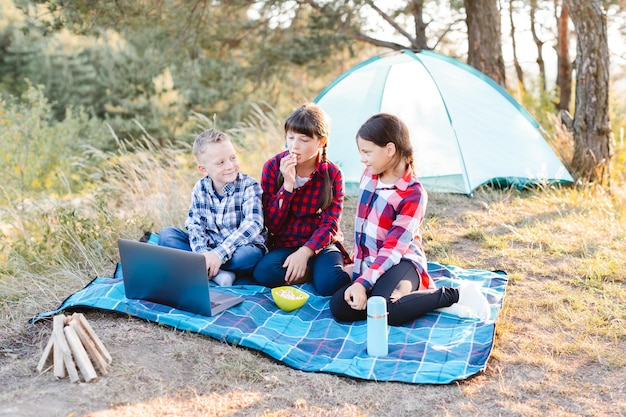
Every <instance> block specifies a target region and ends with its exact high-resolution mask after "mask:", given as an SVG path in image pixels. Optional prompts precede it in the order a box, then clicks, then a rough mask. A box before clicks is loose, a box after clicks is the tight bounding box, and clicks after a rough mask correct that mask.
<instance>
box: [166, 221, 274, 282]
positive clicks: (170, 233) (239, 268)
mask: <svg viewBox="0 0 626 417" xmlns="http://www.w3.org/2000/svg"><path fill="white" fill-rule="evenodd" d="M159 246H167V247H170V248H175V249H181V250H186V251H189V252H191V245H190V244H189V233H187V232H186V231H184V230H182V229H179V228H177V227H166V228H165V229H163V230H161V233H159ZM264 252H265V251H264V249H263V248H261V247H259V246H257V245H254V244H249V245H244V246H240V247H238V248H237V249H236V250H235V252H234V253H233V256H232V257H231V258H230V259H229V260H228V261H226V262H225V263H224V264H223V265H222V266H221V267H220V269H223V270H224V271H230V272H234V273H235V275H237V276H241V275H246V276H251V275H252V271H253V270H254V267H255V266H256V264H257V263H258V262H259V260H260V259H261V258H262V257H263V253H264Z"/></svg>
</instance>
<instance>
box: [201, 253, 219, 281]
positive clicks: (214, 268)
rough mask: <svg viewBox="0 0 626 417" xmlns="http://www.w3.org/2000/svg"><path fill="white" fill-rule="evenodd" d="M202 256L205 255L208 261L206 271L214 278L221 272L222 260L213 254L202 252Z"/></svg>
mask: <svg viewBox="0 0 626 417" xmlns="http://www.w3.org/2000/svg"><path fill="white" fill-rule="evenodd" d="M202 254H203V255H204V259H205V261H206V269H207V273H208V275H209V278H213V277H214V276H215V275H217V273H218V271H219V270H220V266H222V260H221V259H220V258H219V257H218V256H217V255H216V254H214V253H213V252H202Z"/></svg>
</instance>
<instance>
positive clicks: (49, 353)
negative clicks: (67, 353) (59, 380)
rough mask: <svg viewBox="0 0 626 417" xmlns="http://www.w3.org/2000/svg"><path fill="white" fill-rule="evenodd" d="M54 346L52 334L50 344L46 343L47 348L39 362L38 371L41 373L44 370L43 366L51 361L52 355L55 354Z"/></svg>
mask: <svg viewBox="0 0 626 417" xmlns="http://www.w3.org/2000/svg"><path fill="white" fill-rule="evenodd" d="M52 346H54V337H52V336H50V339H48V344H47V345H46V347H45V349H44V350H43V354H42V355H41V359H39V363H38V364H37V372H39V373H41V371H43V368H44V367H45V366H46V364H47V363H48V362H49V359H50V357H51V356H53V353H52ZM53 363H54V361H53Z"/></svg>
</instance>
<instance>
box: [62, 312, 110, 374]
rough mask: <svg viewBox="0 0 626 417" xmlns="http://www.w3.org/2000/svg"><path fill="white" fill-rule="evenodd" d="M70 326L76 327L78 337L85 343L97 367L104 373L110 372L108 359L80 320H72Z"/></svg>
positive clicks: (84, 345)
mask: <svg viewBox="0 0 626 417" xmlns="http://www.w3.org/2000/svg"><path fill="white" fill-rule="evenodd" d="M70 327H71V328H73V329H74V331H75V332H76V334H77V335H78V338H79V339H80V341H81V342H82V344H83V347H84V348H85V350H86V351H87V354H88V355H89V357H90V358H91V360H92V362H93V363H94V364H95V365H96V367H97V368H98V369H99V370H100V372H101V373H102V375H107V374H108V373H109V372H108V371H107V365H108V364H107V361H106V359H105V358H104V357H103V356H102V354H101V353H100V351H99V350H98V348H97V347H96V345H95V343H94V342H93V340H92V339H90V338H89V335H88V334H87V332H86V331H85V329H84V328H83V326H82V325H81V324H80V321H79V320H70Z"/></svg>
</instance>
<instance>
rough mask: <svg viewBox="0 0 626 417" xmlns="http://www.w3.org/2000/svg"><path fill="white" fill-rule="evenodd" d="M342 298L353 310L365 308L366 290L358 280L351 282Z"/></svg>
mask: <svg viewBox="0 0 626 417" xmlns="http://www.w3.org/2000/svg"><path fill="white" fill-rule="evenodd" d="M343 299H344V300H346V303H348V305H349V306H350V307H352V309H354V310H365V308H366V307H367V290H366V289H365V287H364V286H363V284H360V283H358V282H355V283H353V284H352V285H350V286H349V287H348V288H346V291H345V292H344V293H343Z"/></svg>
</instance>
